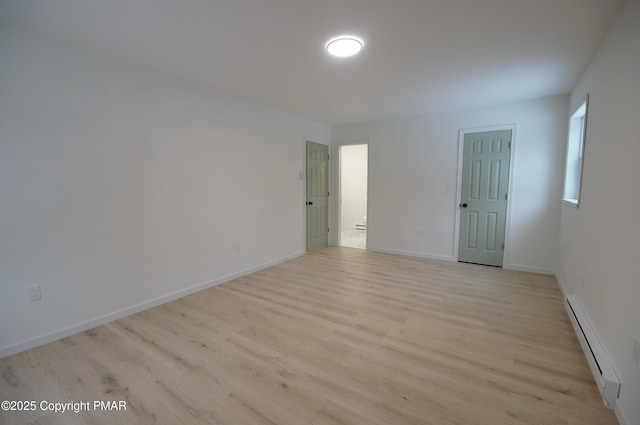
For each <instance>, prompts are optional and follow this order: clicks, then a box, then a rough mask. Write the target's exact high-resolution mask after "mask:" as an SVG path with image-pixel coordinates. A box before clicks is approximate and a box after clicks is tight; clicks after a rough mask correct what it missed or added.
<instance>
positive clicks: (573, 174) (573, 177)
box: [563, 95, 589, 207]
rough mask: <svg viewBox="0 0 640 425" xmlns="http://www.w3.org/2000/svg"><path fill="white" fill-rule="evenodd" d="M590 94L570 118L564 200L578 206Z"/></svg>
mask: <svg viewBox="0 0 640 425" xmlns="http://www.w3.org/2000/svg"><path fill="white" fill-rule="evenodd" d="M588 109H589V95H587V99H586V100H585V101H584V102H583V103H582V104H581V105H580V106H579V107H578V109H576V111H575V112H574V113H573V114H572V115H571V118H569V139H568V141H567V164H566V168H565V176H564V198H563V199H564V200H565V201H566V202H568V203H570V204H572V205H575V206H576V207H578V206H580V189H581V186H582V167H583V162H584V141H585V137H586V133H587V112H588Z"/></svg>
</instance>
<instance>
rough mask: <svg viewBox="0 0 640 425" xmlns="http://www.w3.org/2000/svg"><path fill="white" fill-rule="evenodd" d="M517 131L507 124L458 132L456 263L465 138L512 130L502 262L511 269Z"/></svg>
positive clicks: (454, 254)
mask: <svg viewBox="0 0 640 425" xmlns="http://www.w3.org/2000/svg"><path fill="white" fill-rule="evenodd" d="M517 129H518V126H517V125H516V124H505V125H496V126H487V127H475V128H466V129H461V130H460V131H459V132H458V173H457V174H458V176H457V182H458V184H457V188H456V203H455V205H454V208H455V231H454V240H453V241H454V242H453V244H454V248H453V251H454V252H453V256H454V258H455V261H458V257H459V255H458V254H459V250H460V215H461V213H460V206H459V205H460V203H461V201H462V171H463V168H462V167H463V160H464V137H465V135H466V134H469V133H483V132H487V131H499V130H511V156H510V161H509V162H510V165H509V183H508V187H509V189H508V194H509V196H508V198H507V213H506V223H505V237H504V243H505V249H504V257H503V262H502V267H503V268H509V265H510V264H511V262H510V260H509V257H510V255H509V254H510V246H511V244H510V240H511V231H510V227H511V226H510V225H511V210H512V208H511V202H512V200H513V198H514V196H512V194H513V174H514V170H515V169H516V162H515V154H516V149H517V146H518V143H517Z"/></svg>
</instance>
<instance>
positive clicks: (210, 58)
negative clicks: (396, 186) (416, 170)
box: [0, 0, 623, 125]
mask: <svg viewBox="0 0 640 425" xmlns="http://www.w3.org/2000/svg"><path fill="white" fill-rule="evenodd" d="M622 2H623V0H0V22H5V23H9V24H13V25H16V26H21V27H27V28H32V29H36V30H38V31H40V32H42V33H44V34H49V35H52V36H56V37H59V38H63V39H69V40H71V41H73V42H76V43H84V44H86V45H88V46H89V47H91V48H95V49H98V51H104V52H106V53H109V54H116V55H119V56H125V57H127V58H129V59H132V60H136V61H141V62H143V63H145V64H147V65H150V66H154V67H156V68H159V69H161V70H164V71H165V72H170V73H172V74H174V75H178V76H180V77H183V78H188V79H190V80H195V81H197V82H200V83H204V84H206V85H209V86H212V87H215V88H217V89H222V90H224V91H227V92H230V93H234V94H237V95H239V96H242V97H245V98H248V99H251V100H253V101H256V102H259V103H262V104H265V105H269V106H272V107H274V108H277V109H280V110H283V111H287V112H290V113H293V114H296V115H300V116H304V117H307V118H310V119H313V120H316V121H319V122H323V123H326V124H330V125H333V124H340V123H349V122H360V121H371V120H379V119H386V118H392V117H399V116H413V115H419V114H424V113H432V112H438V111H443V110H455V109H466V108H474V107H482V106H489V105H495V104H501V103H506V102H512V101H519V100H525V99H531V98H537V97H544V96H550V95H556V94H564V93H568V92H569V91H570V90H571V88H572V86H573V84H574V82H575V81H576V79H577V78H578V77H579V75H580V73H581V71H582V69H583V68H584V67H585V65H586V63H587V61H588V60H589V59H590V57H591V55H592V54H593V52H594V50H595V48H596V47H597V45H598V43H599V41H600V40H601V39H602V37H603V36H604V35H605V34H606V31H607V30H608V28H609V27H610V25H611V23H612V21H613V19H614V18H615V15H616V13H617V11H618V10H619V9H620V7H621V4H622ZM344 33H352V34H357V35H358V36H360V37H361V38H362V39H364V41H365V48H364V50H363V51H362V52H361V53H360V55H358V56H356V57H354V58H351V59H337V58H332V57H329V56H328V55H327V54H326V52H325V50H324V44H325V42H326V41H327V40H328V39H329V38H331V37H333V36H336V35H340V34H344Z"/></svg>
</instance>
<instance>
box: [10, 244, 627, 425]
mask: <svg viewBox="0 0 640 425" xmlns="http://www.w3.org/2000/svg"><path fill="white" fill-rule="evenodd" d="M0 399H2V400H35V401H37V402H38V403H39V402H41V401H43V400H47V401H50V402H69V401H91V402H93V400H98V401H119V400H123V401H126V402H127V410H126V411H112V412H97V411H84V412H80V413H73V412H71V413H69V412H67V413H53V412H48V411H41V410H37V411H35V412H29V413H26V412H4V411H0V423H2V424H3V425H4V424H7V425H12V424H40V425H42V424H130V423H139V424H175V423H189V424H226V425H233V424H255V425H259V424H278V425H289V424H292V425H293V424H296V425H297V424H300V425H305V424H307V425H311V424H313V425H336V424H354V425H355V424H374V425H387V424H427V425H429V424H433V425H463V424H475V425H534V424H535V425H576V424H583V425H588V424H598V425H613V424H616V423H617V422H616V419H615V415H614V414H613V412H611V411H609V410H607V409H605V408H604V406H603V405H602V402H601V400H600V398H599V395H598V393H597V390H596V386H595V384H594V382H593V378H592V377H591V373H590V371H589V369H588V366H587V364H586V361H585V359H584V356H583V354H582V351H581V349H580V346H579V344H578V342H577V339H576V337H575V335H574V333H573V329H572V327H571V325H570V323H569V321H568V318H567V317H566V313H565V311H564V308H563V299H562V295H561V292H560V290H559V288H558V285H557V283H556V282H555V280H554V278H553V277H551V276H545V275H537V274H531V273H523V272H515V271H508V270H502V269H497V268H493V267H483V266H477V265H470V264H459V263H450V262H442V261H433V260H425V259H420V258H412V257H401V256H394V255H388V254H380V253H373V252H367V251H363V250H357V249H351V248H333V247H332V248H326V249H322V250H319V251H316V252H313V253H310V254H308V255H305V256H302V257H299V258H296V259H293V260H291V261H288V262H285V263H282V264H279V265H277V266H274V267H271V268H268V269H264V270H261V271H258V272H256V273H253V274H251V275H248V276H244V277H242V278H239V279H236V280H234V281H231V282H228V283H225V284H223V285H220V286H218V287H215V288H211V289H208V290H205V291H201V292H199V293H196V294H193V295H190V296H188V297H184V298H182V299H179V300H176V301H174V302H171V303H167V304H165V305H162V306H158V307H156V308H153V309H150V310H147V311H145V312H141V313H139V314H136V315H133V316H130V317H127V318H124V319H121V320H118V321H115V322H112V323H109V324H107V325H104V326H100V327H97V328H95V329H92V330H89V331H86V332H81V333H79V334H76V335H73V336H71V337H68V338H63V339H62V340H59V341H55V342H53V343H50V344H47V345H44V346H41V347H38V348H34V349H32V350H28V351H25V352H23V353H19V354H16V355H13V356H10V357H7V358H4V359H0Z"/></svg>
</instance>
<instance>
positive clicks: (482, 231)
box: [458, 130, 511, 267]
mask: <svg viewBox="0 0 640 425" xmlns="http://www.w3.org/2000/svg"><path fill="white" fill-rule="evenodd" d="M510 151H511V130H500V131H488V132H483V133H468V134H465V136H464V147H463V169H462V197H461V202H460V240H459V245H458V246H459V249H458V260H459V261H462V262H467V263H476V264H486V265H489V266H500V267H501V266H502V262H503V257H504V241H505V228H506V222H507V188H508V186H509V160H510V156H511V153H510Z"/></svg>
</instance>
